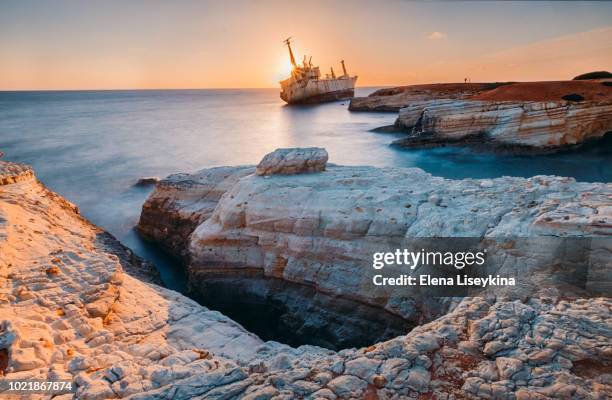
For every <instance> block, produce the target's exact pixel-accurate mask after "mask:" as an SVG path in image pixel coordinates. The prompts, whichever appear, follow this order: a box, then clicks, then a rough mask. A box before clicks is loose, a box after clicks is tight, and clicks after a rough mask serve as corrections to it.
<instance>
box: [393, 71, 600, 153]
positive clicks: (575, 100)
mask: <svg viewBox="0 0 612 400" xmlns="http://www.w3.org/2000/svg"><path fill="white" fill-rule="evenodd" d="M395 128H396V129H400V130H403V131H406V132H408V136H407V137H405V138H402V139H399V140H397V141H396V142H395V143H396V144H399V145H401V146H406V147H431V146H445V145H453V144H471V145H479V146H486V147H495V148H501V149H503V148H506V149H509V150H512V151H514V152H551V151H557V150H560V149H565V148H570V147H574V146H577V145H581V144H583V143H585V142H587V141H592V140H595V139H599V138H602V137H603V136H604V135H605V134H606V133H608V132H612V87H611V86H609V85H606V82H598V81H567V82H531V83H515V84H511V85H505V86H501V87H499V88H497V89H494V90H489V91H485V92H482V93H480V94H477V95H472V96H467V97H464V98H462V99H459V100H457V99H439V98H436V99H428V100H423V101H414V102H412V103H411V104H409V105H407V106H405V107H404V108H401V109H400V111H399V116H398V118H397V120H396V122H395Z"/></svg>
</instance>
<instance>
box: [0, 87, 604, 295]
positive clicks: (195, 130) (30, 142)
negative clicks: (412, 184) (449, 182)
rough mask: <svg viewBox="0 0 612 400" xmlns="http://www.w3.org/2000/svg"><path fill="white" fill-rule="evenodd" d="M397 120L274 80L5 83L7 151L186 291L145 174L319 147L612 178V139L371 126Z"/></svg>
mask: <svg viewBox="0 0 612 400" xmlns="http://www.w3.org/2000/svg"><path fill="white" fill-rule="evenodd" d="M375 89H376V88H358V89H357V90H356V92H357V93H356V95H357V96H365V95H367V94H369V93H371V92H372V91H374V90H375ZM395 117H396V114H395V113H369V112H350V111H348V102H347V101H339V102H334V103H327V104H320V105H309V106H287V105H285V104H284V103H283V102H282V100H280V98H279V96H278V90H277V89H203V90H109V91H41V92H33V91H32V92H0V151H2V152H4V153H5V156H4V159H5V160H8V161H14V162H24V163H28V164H31V165H32V166H34V168H35V170H36V174H37V176H38V178H39V179H40V180H41V181H42V182H43V183H44V184H45V185H47V186H48V187H49V188H51V189H52V190H54V191H56V192H58V193H60V194H61V195H63V196H64V197H66V198H67V199H69V200H70V201H72V202H73V203H75V204H76V205H78V206H79V208H80V210H81V213H82V214H83V215H84V216H85V217H87V218H88V219H89V220H90V221H92V222H93V223H94V224H96V225H98V226H100V227H102V228H104V229H105V230H107V231H109V232H110V233H112V234H113V235H115V236H116V237H117V238H118V239H119V240H121V242H122V243H123V244H125V245H126V246H128V247H130V248H131V249H132V250H134V252H135V253H136V254H138V255H140V256H141V257H143V258H145V259H147V260H149V261H151V262H153V263H154V264H155V265H156V267H157V268H158V270H159V271H160V274H161V277H162V279H163V281H164V283H165V284H166V286H168V287H169V288H171V289H175V290H179V291H184V289H185V288H186V285H185V276H184V273H183V271H182V270H181V268H178V267H177V262H176V261H175V260H173V259H172V258H170V257H168V256H167V255H166V254H164V253H162V252H161V251H160V250H159V249H158V248H157V247H156V246H154V245H151V244H149V243H146V242H144V241H143V240H142V239H141V238H140V237H139V236H138V235H137V234H136V233H135V231H134V226H135V225H136V223H137V221H138V217H139V215H140V210H141V207H142V204H143V203H144V201H145V199H146V198H147V196H148V195H149V193H150V191H151V190H152V188H151V187H137V186H135V185H134V184H135V183H136V182H137V181H138V179H139V178H141V177H149V176H158V177H165V176H167V175H169V174H172V173H176V172H190V171H197V170H199V169H201V168H207V167H214V166H221V165H239V164H256V163H258V162H259V160H261V158H262V157H263V156H264V155H265V154H266V153H268V152H270V151H273V150H274V149H276V148H279V147H305V146H318V147H324V148H326V149H327V151H328V152H329V161H330V162H332V163H335V164H345V165H373V166H379V167H418V168H422V169H424V170H425V171H427V172H429V173H431V174H433V175H437V176H443V177H446V178H453V179H462V178H496V177H501V176H521V177H530V176H534V175H561V176H571V177H574V178H576V179H577V180H580V181H587V182H612V169H611V168H609V166H610V161H611V160H612V143H611V140H609V139H610V138H607V139H606V140H604V141H601V142H598V143H596V144H592V145H587V146H584V147H582V148H580V149H577V150H572V151H566V152H561V153H557V154H551V155H532V156H514V155H507V154H506V155H504V154H496V153H490V152H483V151H482V150H478V151H477V150H473V149H470V148H465V147H445V148H434V149H422V150H414V149H403V148H399V147H396V146H392V145H391V142H392V141H393V140H395V139H397V138H400V137H402V134H398V133H376V132H374V131H373V130H374V129H375V128H377V127H380V126H385V125H390V124H393V122H394V120H395ZM608 136H610V135H608Z"/></svg>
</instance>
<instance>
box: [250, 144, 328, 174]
mask: <svg viewBox="0 0 612 400" xmlns="http://www.w3.org/2000/svg"><path fill="white" fill-rule="evenodd" d="M327 158H328V155H327V151H326V150H325V149H322V148H320V147H308V148H291V149H276V150H274V151H273V152H272V153H268V154H266V155H265V157H264V158H263V159H262V160H261V162H260V163H259V165H258V166H257V170H256V174H257V175H277V174H278V175H293V174H304V173H309V172H321V171H325V166H326V165H327Z"/></svg>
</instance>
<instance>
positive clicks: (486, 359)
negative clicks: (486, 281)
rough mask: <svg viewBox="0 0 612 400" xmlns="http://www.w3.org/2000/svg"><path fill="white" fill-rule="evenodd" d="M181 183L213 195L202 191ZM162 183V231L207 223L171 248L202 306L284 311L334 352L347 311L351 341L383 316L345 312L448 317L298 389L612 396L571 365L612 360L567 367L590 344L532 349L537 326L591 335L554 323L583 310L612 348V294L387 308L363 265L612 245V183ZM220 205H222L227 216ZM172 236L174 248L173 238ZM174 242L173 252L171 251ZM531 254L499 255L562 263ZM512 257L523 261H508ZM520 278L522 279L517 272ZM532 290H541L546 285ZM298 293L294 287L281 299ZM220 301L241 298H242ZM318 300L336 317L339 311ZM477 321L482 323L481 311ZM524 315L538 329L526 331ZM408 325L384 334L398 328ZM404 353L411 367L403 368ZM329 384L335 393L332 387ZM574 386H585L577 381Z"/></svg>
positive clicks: (349, 178)
mask: <svg viewBox="0 0 612 400" xmlns="http://www.w3.org/2000/svg"><path fill="white" fill-rule="evenodd" d="M204 181H205V182H207V183H206V185H204V184H203V182H204ZM183 182H201V183H200V185H198V186H192V185H185V184H183ZM161 185H162V186H161V187H160V190H158V191H156V192H154V193H153V194H152V196H151V198H150V200H149V201H147V203H145V206H144V207H143V214H142V216H143V218H144V220H145V221H155V220H167V218H168V216H169V215H183V217H182V219H181V221H185V220H186V219H185V217H184V216H185V215H186V214H189V213H195V214H198V216H199V217H198V222H197V223H193V224H191V225H190V226H191V227H192V233H191V234H190V235H189V236H188V237H187V238H184V239H183V240H182V243H183V244H182V245H183V246H185V248H187V250H181V249H176V250H175V251H178V252H179V253H180V254H182V255H183V257H184V259H185V260H186V264H187V266H188V271H189V279H190V281H191V287H192V290H193V292H194V293H195V295H196V296H198V295H199V296H204V297H205V296H206V294H208V295H210V297H209V298H207V299H205V301H210V300H211V298H212V299H217V301H219V302H221V303H223V302H226V303H227V302H228V301H230V300H231V299H234V300H235V301H236V303H235V304H234V306H236V307H244V306H245V305H246V304H239V303H240V299H243V300H244V302H245V303H256V304H260V305H261V304H265V303H266V302H269V306H270V307H272V308H274V307H277V306H278V303H282V302H284V303H283V304H282V306H284V307H285V308H284V309H283V310H281V311H280V312H281V314H283V318H284V319H285V320H287V319H288V320H290V322H291V323H290V324H287V326H288V327H289V328H291V329H292V330H291V332H292V333H293V334H295V335H299V334H300V333H301V332H304V331H305V332H307V333H311V332H318V334H319V335H320V336H324V337H326V338H328V339H329V340H333V339H334V334H335V332H339V326H338V327H334V326H333V324H330V323H329V321H334V320H336V321H337V320H338V319H337V318H338V316H340V315H342V314H343V313H344V314H345V319H344V320H340V322H341V324H340V326H343V327H344V333H345V334H346V335H349V336H350V335H353V334H355V333H356V332H357V331H358V329H357V326H355V325H351V321H350V318H353V319H357V320H359V319H361V320H362V321H363V320H366V321H367V320H368V318H369V317H370V316H371V314H368V313H367V312H363V311H362V310H358V309H356V307H352V308H351V307H346V305H343V304H348V305H350V304H353V305H367V306H368V307H371V308H378V309H379V310H380V313H379V314H380V315H382V316H385V317H384V319H386V320H388V321H392V319H393V318H394V317H400V318H402V319H404V320H405V321H408V322H410V324H409V326H410V327H412V326H415V325H417V324H419V323H425V322H426V321H428V320H431V319H434V318H436V317H440V316H441V315H443V314H444V313H445V312H448V311H449V310H452V311H451V312H450V313H449V314H447V315H445V316H442V317H441V318H439V319H437V320H435V321H434V322H432V323H429V324H424V325H423V326H421V327H418V328H416V329H415V330H413V331H412V332H411V333H409V334H408V336H406V337H398V338H395V339H392V340H390V341H386V342H383V343H378V344H374V345H373V346H369V347H365V348H363V349H361V350H358V351H357V352H354V351H352V350H351V351H347V350H344V351H341V352H339V353H338V354H339V355H340V356H345V355H348V354H350V356H349V359H347V360H346V361H345V363H344V365H343V367H339V366H330V369H325V368H324V369H325V371H323V372H321V371H320V370H318V372H317V374H316V377H315V379H314V382H316V383H318V384H319V387H315V386H316V385H310V384H306V383H300V385H304V386H303V387H304V389H303V390H306V389H305V387H306V386H308V387H310V388H311V389H309V390H315V389H317V390H318V391H317V392H316V394H317V396H322V397H324V398H336V396H340V397H351V396H353V398H360V396H364V395H366V393H370V394H371V393H377V395H378V396H380V398H402V396H407V395H409V394H411V393H412V394H414V395H416V393H432V391H433V392H434V393H437V394H438V395H439V394H440V393H456V394H459V393H461V394H462V395H467V396H468V397H469V396H473V397H486V396H490V397H497V398H516V397H517V396H523V397H524V396H526V395H527V391H528V390H529V391H541V392H542V393H544V394H546V395H550V396H552V393H553V392H554V393H556V391H557V390H560V391H567V392H568V393H569V392H571V393H574V394H576V393H580V395H584V396H586V397H597V396H600V395H602V393H604V392H605V391H606V390H609V389H610V388H609V386H606V385H609V383H604V382H603V381H605V380H606V379H608V378H604V380H603V381H601V382H599V381H598V382H599V383H597V382H594V381H589V380H588V378H586V377H585V376H579V375H576V374H578V372H576V371H574V370H573V369H572V368H573V364H572V363H573V362H574V361H576V362H577V365H586V364H588V363H591V362H592V363H593V366H594V367H595V368H605V366H607V365H608V363H609V362H610V359H611V358H610V355H603V353H602V352H597V355H594V354H591V355H589V356H584V355H583V356H580V357H579V358H580V359H581V360H582V361H578V359H576V358H573V356H571V357H568V356H569V352H571V351H573V350H576V349H577V348H578V347H579V348H581V349H584V347H583V346H577V347H576V346H574V345H573V344H569V343H567V346H566V344H564V345H563V346H561V347H558V345H559V343H558V342H556V340H557V339H556V338H557V336H556V335H557V333H554V332H553V331H552V330H551V331H550V332H548V333H547V334H546V335H547V336H546V338H544V337H541V338H539V339H537V340H534V339H533V337H534V334H536V332H540V330H541V331H544V330H545V328H540V327H539V324H540V323H544V324H546V326H547V327H549V328H552V327H553V326H558V327H561V326H563V328H560V329H561V331H563V330H565V329H570V325H572V324H574V323H578V324H579V325H580V324H581V325H582V326H584V323H581V322H578V321H576V320H572V321H571V322H569V320H564V321H561V320H559V319H558V318H570V319H572V318H574V317H578V315H580V311H578V310H579V309H585V308H586V309H589V310H591V311H592V312H593V313H595V314H596V315H597V316H593V318H594V319H593V321H599V322H596V323H594V325H593V328H594V329H597V330H598V331H599V332H600V333H602V335H601V336H600V340H601V342H599V343H600V345H601V346H603V347H600V348H610V346H611V345H612V343H611V333H612V332H611V329H612V327H611V326H610V324H609V323H607V322H605V323H603V319H600V318H604V317H603V316H604V315H607V313H609V312H610V301H609V299H608V298H603V299H597V300H595V299H589V300H575V301H572V300H567V301H561V300H560V298H559V297H558V294H557V293H558V292H557V291H556V289H550V290H549V292H550V295H546V296H544V298H542V296H539V297H538V296H535V297H534V298H533V299H532V300H529V301H526V302H521V301H497V302H496V301H494V300H484V299H482V298H478V299H476V298H474V299H470V300H467V299H466V300H463V301H462V302H461V305H459V306H456V303H454V302H453V301H438V300H433V299H431V298H419V297H418V296H414V295H412V296H411V295H409V294H408V295H405V292H404V293H403V294H402V295H398V294H397V293H396V294H395V295H393V294H389V293H384V294H383V295H382V296H381V293H377V292H376V291H375V290H374V288H373V287H372V286H371V285H364V282H363V281H362V278H363V274H362V273H361V272H360V271H359V269H360V268H363V266H364V265H365V264H367V263H370V262H371V255H372V252H374V251H380V250H381V249H383V248H386V247H388V246H389V245H390V244H391V246H394V245H401V244H402V243H405V242H404V240H405V238H407V237H419V236H422V237H431V236H441V237H444V236H455V237H461V236H463V237H483V236H486V237H491V238H503V237H517V236H518V237H525V236H542V237H550V236H553V237H585V236H586V237H589V236H592V235H603V236H605V235H609V234H610V233H611V232H612V223H611V222H612V218H611V217H612V215H611V214H610V212H609V209H608V208H609V205H610V198H611V194H612V186H611V185H605V184H588V183H577V182H575V181H574V180H573V179H570V178H558V177H535V178H531V179H522V178H500V179H493V180H472V179H467V180H463V181H452V180H446V179H442V178H436V177H432V176H431V175H429V174H426V173H425V172H423V171H421V170H418V169H377V168H370V167H339V166H328V168H327V169H326V171H325V172H322V173H320V174H303V175H291V176H282V175H275V176H267V177H263V176H257V175H256V174H255V168H253V167H234V168H224V169H209V170H203V171H200V172H198V173H196V174H193V175H178V176H177V175H174V176H171V177H169V178H168V179H167V180H164V181H162V183H161ZM172 188H173V189H172ZM186 192H188V193H189V194H187V193H186ZM221 192H224V193H221ZM208 193H215V196H214V197H215V198H216V199H217V200H218V203H217V204H216V205H214V204H212V202H211V201H210V197H209V195H208ZM199 197H205V198H206V201H204V202H203V203H202V205H203V209H204V210H205V211H204V212H200V211H199V210H198V207H197V206H196V204H195V203H193V202H192V201H186V202H185V201H184V200H183V199H185V198H189V199H194V198H199ZM166 209H167V210H168V213H167V214H166V215H165V210H166ZM158 213H160V215H159V218H158V219H156V218H155V214H158ZM148 225H149V223H147V225H141V227H140V230H141V232H143V233H144V234H148V232H149V231H150V230H151V227H150V226H148ZM157 231H159V227H158V228H157ZM148 237H153V235H148ZM161 240H162V241H164V240H169V241H170V242H172V241H173V239H172V238H171V237H169V239H163V238H162V239H161ZM175 242H176V241H175ZM608 244H609V243H607V242H606V244H605V245H604V246H603V247H605V248H607V247H606V246H608ZM506 245H507V243H504V244H503V245H500V247H504V246H506ZM166 246H167V247H169V248H171V247H173V246H172V245H168V243H167V245H166ZM510 247H511V246H510ZM510 247H504V248H506V249H508V248H510ZM531 247H532V248H531V249H530V251H531V252H532V253H531V254H526V253H525V252H526V251H527V249H525V248H523V249H522V250H521V249H516V248H514V249H512V250H511V251H508V252H506V253H504V254H503V257H507V258H508V260H507V263H508V264H512V263H514V264H516V265H518V266H520V267H524V266H525V265H524V264H521V262H522V263H532V262H533V259H537V258H538V254H539V255H542V254H545V253H549V252H550V248H540V249H537V244H534V243H531ZM608 247H609V246H608ZM603 251H604V252H605V251H608V250H603ZM512 252H514V253H515V254H511V253H512ZM512 257H514V261H513V262H510V261H509V260H510V259H512ZM604 258H605V257H604ZM606 265H607V266H608V267H609V264H606ZM518 271H520V272H519V273H521V274H526V272H525V271H524V270H521V269H520V268H519V270H518ZM526 275H529V274H528V273H527V274H526ZM530 279H533V280H534V281H537V279H536V274H532V276H530ZM277 282H278V283H277ZM283 282H284V284H283ZM286 287H291V288H296V289H295V290H293V289H291V290H290V291H285V288H286ZM300 290H304V292H300ZM223 293H231V299H229V296H227V295H226V296H225V297H224V296H223ZM317 296H320V297H321V298H322V299H323V300H321V301H320V302H318V303H317V301H316V300H314V301H311V300H310V299H315V298H316V297H317ZM385 296H386V297H385ZM549 296H552V297H549ZM327 299H333V300H332V301H328V300H327ZM343 302H345V303H343ZM317 304H319V305H320V304H323V305H324V306H325V307H324V308H325V310H324V311H325V312H326V313H327V315H326V314H325V313H324V312H322V310H321V309H319V308H318V307H317ZM604 304H605V306H604V307H603V308H601V309H599V311H595V308H599V307H600V305H604ZM335 306H336V307H335ZM481 307H482V309H481ZM557 307H561V308H564V309H565V308H566V307H567V309H568V310H574V307H576V308H575V310H576V311H575V314H573V313H574V311H570V312H569V313H568V314H565V313H563V312H558V310H559V309H558V308H557ZM590 307H595V308H593V309H591V308H590ZM479 309H481V310H482V312H480V311H476V310H479ZM469 310H472V311H469ZM523 311H525V312H526V314H523ZM591 311H590V312H591ZM473 312H474V313H473ZM600 312H601V313H600ZM506 313H510V314H512V316H510V314H508V317H509V318H506V317H505V316H504V315H505V314H506ZM557 313H558V315H557ZM521 315H523V316H521ZM553 315H554V317H553ZM572 315H573V316H572ZM283 318H281V321H280V322H281V324H282V323H283V321H282V319H283ZM326 318H329V320H327V319H326ZM491 318H492V319H491ZM523 318H525V321H527V320H528V321H531V322H527V323H523V322H522V321H523ZM587 318H590V317H587ZM468 320H469V321H470V322H469V323H468ZM493 320H494V321H495V322H493ZM552 320H554V321H552ZM370 321H371V326H370V328H371V329H372V330H373V331H376V330H377V329H381V325H380V324H379V323H378V322H377V321H375V320H374V319H371V320H370ZM451 321H452V322H451ZM459 321H461V322H459ZM499 321H504V322H503V323H501V322H499ZM535 321H538V322H535ZM544 321H546V322H544ZM275 322H277V323H278V322H279V321H275ZM600 322H602V323H601V324H600ZM549 323H550V325H549ZM317 324H320V325H321V326H323V330H321V329H320V327H319V328H317V327H316V325H317ZM587 324H589V323H587ZM595 325H596V326H597V327H595ZM309 327H310V328H312V330H311V331H308V328H309ZM397 327H398V326H397V325H396V326H395V327H394V328H390V327H387V329H390V332H395V331H394V329H397ZM476 327H478V328H476ZM330 329H331V330H332V331H331V332H330V331H329V330H330ZM437 329H439V330H440V331H436V330H437ZM446 329H448V330H449V331H448V332H447V333H450V332H452V333H450V335H449V336H446V333H441V332H443V331H446ZM479 329H483V330H482V331H479ZM571 329H575V328H571ZM383 331H384V329H383ZM561 331H559V332H561ZM574 332H575V331H574ZM603 332H605V333H603ZM560 334H561V335H562V336H564V335H565V333H563V332H561V333H560ZM413 335H414V336H413ZM423 335H424V336H423ZM564 337H565V336H564ZM413 340H414V341H415V342H413ZM542 340H544V342H546V343H548V340H550V341H552V342H553V343H555V344H553V345H552V346H553V347H558V348H557V349H556V350H554V351H553V350H546V351H544V352H543V353H541V354H540V352H541V350H542V349H543V348H545V347H547V346H548V345H547V344H543V345H542V343H544V342H542ZM422 341H425V342H426V344H423V343H422ZM410 343H411V344H410ZM414 343H421V344H422V345H416V344H414ZM440 343H448V345H446V344H445V345H442V344H440ZM536 343H540V345H537V344H536ZM321 344H325V343H321ZM413 345H415V346H417V347H418V349H417V348H414V347H411V346H413ZM406 346H408V348H410V349H411V350H409V351H408V353H410V352H412V353H413V355H411V356H407V353H406ZM506 346H508V347H506ZM383 349H384V350H383ZM568 349H573V350H568ZM532 353H533V355H532V356H531V358H530V357H529V356H528V355H527V354H532ZM382 354H384V355H382ZM536 354H538V355H536ZM549 355H550V357H552V358H549V357H548V356H549ZM545 356H546V357H545ZM498 357H499V358H500V359H499V361H497V358H498ZM540 357H543V358H542V359H541V358H540ZM543 359H546V360H547V361H542V360H543ZM553 359H554V361H553ZM586 359H589V360H590V361H584V360H586ZM349 360H350V361H349ZM535 360H539V361H535ZM566 360H571V362H566ZM540 362H544V363H547V364H540ZM562 364H564V365H565V367H562V366H561V365H562ZM570 364H571V365H570ZM541 365H545V367H544V369H540V366H541ZM342 368H344V370H343V373H340V371H341V370H342ZM564 368H565V369H564ZM579 369H580V368H579ZM400 371H401V372H400ZM500 371H501V372H500ZM508 371H510V372H508ZM544 371H547V372H544ZM553 371H554V372H553ZM580 371H583V370H582V369H580ZM304 374H306V370H305V371H304ZM321 374H322V375H321ZM338 374H339V375H338ZM534 374H536V375H535V376H534ZM580 374H584V372H580ZM551 376H554V378H551ZM319 377H321V379H323V380H322V382H326V383H325V385H321V382H319V381H318V379H319ZM568 377H571V378H569V380H568ZM301 379H302V380H303V379H304V378H301ZM306 380H308V379H306ZM569 381H571V382H573V383H571V384H569V383H567V382H569ZM532 382H535V383H536V384H537V385H539V386H534V385H533V384H532ZM577 382H581V383H578V385H576V383H577ZM282 385H283V387H285V388H289V387H291V389H290V390H292V391H293V393H294V394H295V393H296V392H295V391H294V390H295V388H294V387H292V386H291V385H288V383H287V382H283V384H282ZM581 385H582V386H581ZM585 385H586V386H585ZM277 389H278V387H277ZM260 390H261V391H262V392H261V393H264V392H267V391H268V390H271V389H269V388H268V387H267V386H265V385H264V386H263V387H262V388H261V389H260ZM300 390H302V389H300ZM462 390H463V391H465V392H462ZM297 393H299V392H297ZM310 393H314V392H310ZM394 396H395V397H394ZM525 398H527V397H525Z"/></svg>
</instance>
